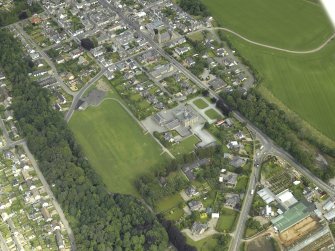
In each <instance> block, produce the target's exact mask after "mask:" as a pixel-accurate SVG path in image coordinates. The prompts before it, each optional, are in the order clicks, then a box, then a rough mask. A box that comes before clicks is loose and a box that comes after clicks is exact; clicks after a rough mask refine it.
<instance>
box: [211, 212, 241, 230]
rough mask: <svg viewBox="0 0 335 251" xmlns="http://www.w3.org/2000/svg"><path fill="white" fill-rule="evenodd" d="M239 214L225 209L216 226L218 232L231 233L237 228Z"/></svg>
mask: <svg viewBox="0 0 335 251" xmlns="http://www.w3.org/2000/svg"><path fill="white" fill-rule="evenodd" d="M237 217H238V212H236V211H235V210H232V209H229V208H223V209H222V210H221V212H220V218H219V221H218V223H217V225H216V230H217V231H219V232H226V233H229V232H231V231H232V230H233V229H234V227H235V221H236V220H237Z"/></svg>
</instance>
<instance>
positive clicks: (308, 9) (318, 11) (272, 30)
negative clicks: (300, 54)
mask: <svg viewBox="0 0 335 251" xmlns="http://www.w3.org/2000/svg"><path fill="white" fill-rule="evenodd" d="M202 1H203V2H204V4H206V5H207V7H208V8H209V10H210V12H211V14H212V15H213V17H214V18H215V19H216V20H217V21H218V22H219V24H220V25H221V26H222V27H225V28H229V29H231V30H233V31H235V32H237V33H239V34H241V35H242V36H244V37H246V38H248V39H251V40H254V41H256V42H260V43H265V44H269V45H272V46H279V47H283V48H286V49H296V50H303V49H311V48H315V47H318V46H319V45H320V44H321V43H322V42H324V41H325V40H326V39H327V38H328V37H330V36H331V34H332V33H333V29H332V27H331V24H330V22H329V21H328V18H327V16H326V14H325V12H324V11H323V9H322V7H321V6H320V5H318V4H313V3H310V2H308V1H305V0H271V1H270V0H266V1H264V0H202ZM311 17H313V18H311Z"/></svg>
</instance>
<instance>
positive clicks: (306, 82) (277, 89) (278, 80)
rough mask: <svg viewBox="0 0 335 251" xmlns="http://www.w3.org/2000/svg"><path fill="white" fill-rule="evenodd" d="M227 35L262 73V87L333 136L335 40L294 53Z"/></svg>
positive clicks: (334, 125)
mask: <svg viewBox="0 0 335 251" xmlns="http://www.w3.org/2000/svg"><path fill="white" fill-rule="evenodd" d="M229 38H230V40H231V41H232V42H233V44H234V45H235V46H236V47H237V49H238V50H239V52H240V53H241V54H242V55H243V57H245V58H247V59H248V60H249V61H250V63H251V64H252V65H253V66H254V67H255V68H256V69H257V71H258V72H259V73H260V75H261V76H262V81H261V88H263V87H265V88H266V89H267V90H268V91H270V92H271V93H272V94H273V95H274V97H275V98H276V99H279V100H280V102H281V103H283V104H284V105H285V106H286V107H288V108H289V109H291V110H292V111H293V112H295V113H296V114H297V115H298V116H299V117H301V118H302V119H303V120H305V121H306V122H308V123H309V124H310V125H311V126H313V127H314V128H316V129H317V130H318V131H320V132H321V133H322V134H324V135H326V136H327V137H329V138H331V139H332V140H335V130H334V128H335V116H333V111H334V109H335V98H334V97H335V71H334V67H333V65H334V59H335V42H334V41H332V42H330V43H329V45H327V46H326V47H325V48H323V49H322V50H321V51H319V52H317V53H312V54H304V55H296V54H288V53H283V52H277V51H273V50H270V49H265V48H262V47H259V46H253V45H250V44H246V43H245V42H243V41H241V40H240V39H237V38H235V37H232V36H229ZM270 100H271V97H270Z"/></svg>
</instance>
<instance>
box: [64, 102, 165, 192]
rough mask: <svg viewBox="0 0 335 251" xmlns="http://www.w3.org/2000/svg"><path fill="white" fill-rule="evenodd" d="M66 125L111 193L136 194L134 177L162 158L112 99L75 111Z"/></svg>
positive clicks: (151, 140) (135, 124) (151, 139)
mask: <svg viewBox="0 0 335 251" xmlns="http://www.w3.org/2000/svg"><path fill="white" fill-rule="evenodd" d="M69 124H70V127H71V129H72V131H73V133H74V135H75V138H76V139H77V140H78V142H79V144H80V145H81V146H82V148H83V150H84V153H85V155H86V156H87V157H88V159H89V161H90V163H91V165H92V167H93V168H94V169H95V170H96V172H97V173H98V174H99V175H100V176H101V178H102V180H103V181H104V183H105V184H106V186H107V188H108V189H109V190H110V191H111V192H117V193H124V194H133V195H136V196H137V195H138V192H137V191H136V188H135V187H134V181H135V180H136V178H137V177H138V176H140V175H142V174H145V173H146V172H149V171H151V170H153V168H154V167H156V166H158V165H159V163H161V162H162V161H164V159H165V158H166V157H165V155H161V149H160V146H159V145H158V144H157V143H156V142H155V141H154V139H153V138H152V137H151V136H150V135H149V134H148V135H144V133H143V130H142V128H141V127H140V126H139V125H138V124H137V122H136V121H134V119H133V118H131V117H130V115H129V114H128V113H127V112H126V111H125V110H124V108H123V107H122V106H121V105H120V104H119V103H118V102H116V101H113V100H106V101H104V102H103V103H102V104H101V105H100V106H98V107H90V108H88V109H87V110H85V111H81V112H75V113H74V115H73V117H72V119H71V121H70V123H69Z"/></svg>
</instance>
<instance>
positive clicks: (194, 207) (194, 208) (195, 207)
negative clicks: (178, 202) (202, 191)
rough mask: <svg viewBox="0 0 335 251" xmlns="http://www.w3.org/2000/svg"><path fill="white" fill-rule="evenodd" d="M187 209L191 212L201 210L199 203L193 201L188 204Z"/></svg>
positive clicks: (201, 206)
mask: <svg viewBox="0 0 335 251" xmlns="http://www.w3.org/2000/svg"><path fill="white" fill-rule="evenodd" d="M188 206H189V208H190V209H191V211H199V210H201V209H202V208H203V205H202V203H201V201H197V200H193V201H190V202H189V203H188Z"/></svg>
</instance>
